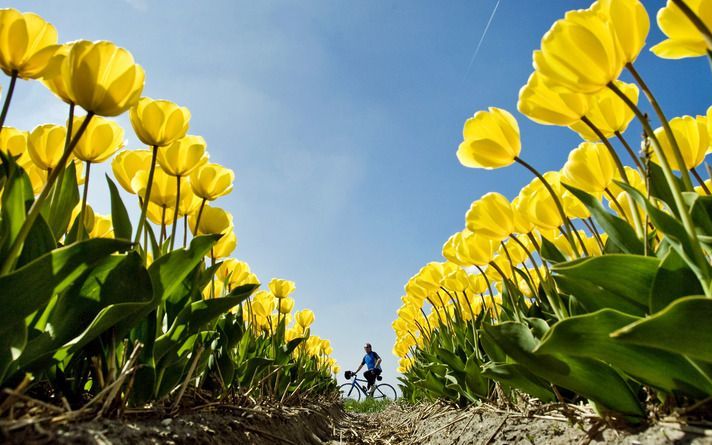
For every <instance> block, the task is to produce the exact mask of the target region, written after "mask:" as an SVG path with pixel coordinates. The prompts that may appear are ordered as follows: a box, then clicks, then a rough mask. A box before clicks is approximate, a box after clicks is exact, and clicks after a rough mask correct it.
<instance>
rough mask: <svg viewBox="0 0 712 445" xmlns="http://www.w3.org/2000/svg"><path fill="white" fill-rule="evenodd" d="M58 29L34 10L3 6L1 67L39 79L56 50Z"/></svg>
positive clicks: (0, 49)
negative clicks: (19, 9)
mask: <svg viewBox="0 0 712 445" xmlns="http://www.w3.org/2000/svg"><path fill="white" fill-rule="evenodd" d="M57 48H58V45H57V30H56V29H55V28H54V26H52V25H51V24H50V23H48V22H46V21H45V20H44V19H43V18H42V17H40V16H38V15H37V14H35V13H33V12H25V13H22V12H19V11H17V10H15V9H0V68H2V70H3V72H5V74H7V75H8V76H11V75H13V73H17V76H18V77H20V78H21V79H37V78H38V77H40V76H41V75H42V73H43V72H44V70H45V69H46V68H47V65H48V63H49V61H50V59H51V58H52V55H53V54H54V52H55V51H56V50H57Z"/></svg>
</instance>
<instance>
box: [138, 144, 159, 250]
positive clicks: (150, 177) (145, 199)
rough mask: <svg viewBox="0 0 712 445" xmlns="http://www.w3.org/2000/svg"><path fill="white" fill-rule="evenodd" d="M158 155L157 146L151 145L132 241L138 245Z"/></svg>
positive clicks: (149, 199) (144, 221)
mask: <svg viewBox="0 0 712 445" xmlns="http://www.w3.org/2000/svg"><path fill="white" fill-rule="evenodd" d="M157 156H158V146H157V145H154V146H153V154H152V156H151V168H150V169H149V170H148V184H146V195H145V196H144V197H143V206H142V207H141V216H140V217H139V218H138V227H137V228H136V239H134V243H135V244H136V245H138V242H139V241H140V239H141V230H143V225H144V224H145V223H146V212H147V211H148V203H149V202H150V201H151V189H152V188H153V174H154V172H155V170H156V157H157Z"/></svg>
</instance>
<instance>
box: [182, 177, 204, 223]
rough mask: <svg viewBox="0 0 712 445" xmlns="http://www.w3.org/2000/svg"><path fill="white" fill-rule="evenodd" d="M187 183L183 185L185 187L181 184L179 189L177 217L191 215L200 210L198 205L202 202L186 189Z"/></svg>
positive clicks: (188, 188) (191, 191)
mask: <svg viewBox="0 0 712 445" xmlns="http://www.w3.org/2000/svg"><path fill="white" fill-rule="evenodd" d="M188 185H189V184H188V183H185V187H183V184H181V188H180V202H179V203H178V215H180V216H184V215H192V214H193V213H195V212H197V211H198V210H199V209H200V203H201V202H202V200H201V199H200V198H198V197H197V196H195V193H193V189H192V188H190V187H188Z"/></svg>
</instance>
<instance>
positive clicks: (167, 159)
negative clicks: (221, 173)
mask: <svg viewBox="0 0 712 445" xmlns="http://www.w3.org/2000/svg"><path fill="white" fill-rule="evenodd" d="M205 146H206V143H205V139H203V138H202V137H200V136H193V135H188V136H185V137H183V138H181V139H178V140H176V141H174V142H173V143H172V144H170V145H168V146H167V147H163V148H161V149H160V150H158V152H157V154H158V163H159V164H160V165H161V167H162V168H163V170H164V171H165V172H166V173H168V174H169V175H172V176H175V177H176V181H175V183H176V186H175V187H176V196H177V200H178V201H180V194H181V178H183V177H186V176H187V175H189V174H190V173H191V172H192V171H193V170H195V169H196V168H197V167H199V166H200V165H202V164H204V163H206V162H207V161H208V156H207V153H205ZM178 201H176V205H175V209H174V220H175V222H174V223H173V232H172V235H171V249H172V248H173V246H174V244H175V235H176V228H177V227H178V224H177V222H178V213H179V204H178Z"/></svg>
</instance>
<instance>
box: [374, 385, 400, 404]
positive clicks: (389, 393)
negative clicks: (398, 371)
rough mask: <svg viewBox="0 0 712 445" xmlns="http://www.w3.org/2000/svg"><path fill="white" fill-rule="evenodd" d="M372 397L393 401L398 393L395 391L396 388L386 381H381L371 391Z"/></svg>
mask: <svg viewBox="0 0 712 445" xmlns="http://www.w3.org/2000/svg"><path fill="white" fill-rule="evenodd" d="M373 398H374V399H377V400H390V401H393V400H395V399H397V398H398V393H397V392H396V389H395V388H394V387H392V386H391V385H389V384H388V383H381V384H380V385H377V386H376V390H375V391H373Z"/></svg>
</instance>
